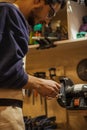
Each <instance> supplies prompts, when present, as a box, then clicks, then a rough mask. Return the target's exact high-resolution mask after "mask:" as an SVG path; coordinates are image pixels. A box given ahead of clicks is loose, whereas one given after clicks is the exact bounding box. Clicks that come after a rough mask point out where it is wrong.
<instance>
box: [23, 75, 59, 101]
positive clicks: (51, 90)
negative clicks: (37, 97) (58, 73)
mask: <svg viewBox="0 0 87 130" xmlns="http://www.w3.org/2000/svg"><path fill="white" fill-rule="evenodd" d="M23 88H24V89H30V90H31V89H36V90H37V92H38V93H39V94H41V95H42V96H48V97H52V98H55V97H56V95H57V94H58V93H59V89H60V84H59V83H57V82H55V81H53V80H47V79H42V78H37V77H34V76H32V75H28V82H27V84H26V85H25V86H24V87H23Z"/></svg>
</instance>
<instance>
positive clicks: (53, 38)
mask: <svg viewBox="0 0 87 130" xmlns="http://www.w3.org/2000/svg"><path fill="white" fill-rule="evenodd" d="M32 39H33V40H40V39H44V37H32ZM48 39H50V40H57V39H58V38H57V37H48Z"/></svg>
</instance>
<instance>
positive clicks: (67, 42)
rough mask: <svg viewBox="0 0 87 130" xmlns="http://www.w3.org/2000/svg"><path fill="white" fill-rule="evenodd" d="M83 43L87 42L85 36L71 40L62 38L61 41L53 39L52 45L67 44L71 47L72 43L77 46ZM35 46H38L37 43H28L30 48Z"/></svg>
mask: <svg viewBox="0 0 87 130" xmlns="http://www.w3.org/2000/svg"><path fill="white" fill-rule="evenodd" d="M85 44H87V37H85V38H78V39H73V40H62V41H55V42H54V45H57V46H59V45H60V46H61V45H63V46H67V47H69V46H71V47H73V45H77V46H78V47H79V46H80V45H83V46H84V45H85ZM37 47H39V45H38V44H36V45H29V48H31V49H32V48H37Z"/></svg>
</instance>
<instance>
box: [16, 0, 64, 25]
mask: <svg viewBox="0 0 87 130" xmlns="http://www.w3.org/2000/svg"><path fill="white" fill-rule="evenodd" d="M15 3H16V4H17V5H18V6H19V9H20V10H21V12H22V13H23V14H24V16H25V17H26V19H27V21H28V22H29V24H30V25H31V26H33V25H34V24H37V23H43V22H46V21H49V20H50V19H52V17H53V16H55V14H56V13H57V12H58V11H59V9H60V8H63V7H64V6H65V0H16V2H15Z"/></svg>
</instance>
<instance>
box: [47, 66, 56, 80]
mask: <svg viewBox="0 0 87 130" xmlns="http://www.w3.org/2000/svg"><path fill="white" fill-rule="evenodd" d="M49 77H50V79H52V80H55V77H56V68H49Z"/></svg>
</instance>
